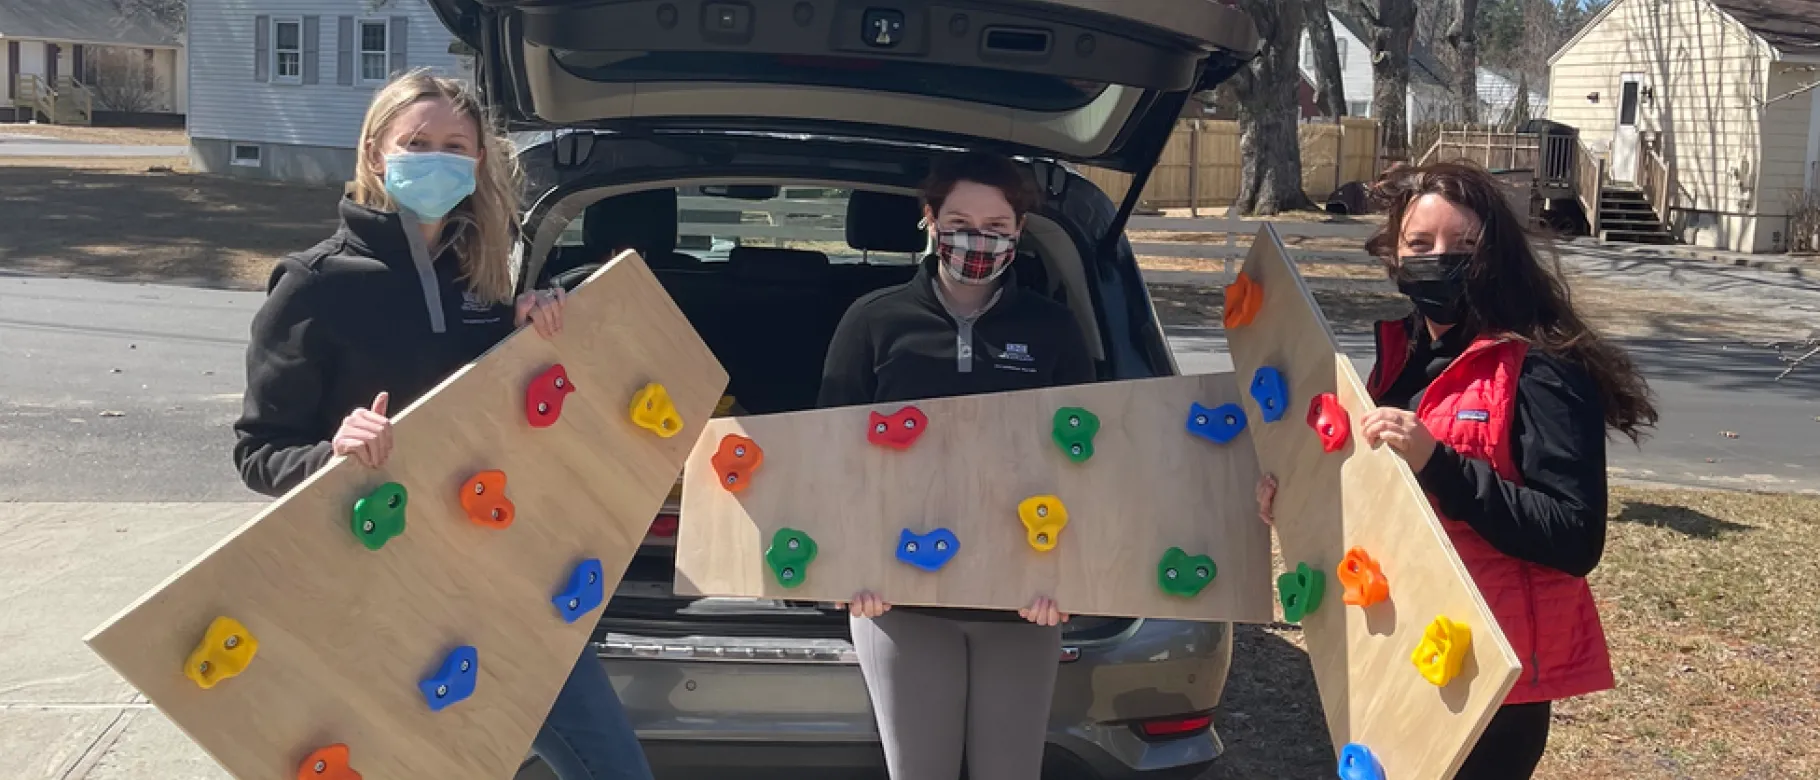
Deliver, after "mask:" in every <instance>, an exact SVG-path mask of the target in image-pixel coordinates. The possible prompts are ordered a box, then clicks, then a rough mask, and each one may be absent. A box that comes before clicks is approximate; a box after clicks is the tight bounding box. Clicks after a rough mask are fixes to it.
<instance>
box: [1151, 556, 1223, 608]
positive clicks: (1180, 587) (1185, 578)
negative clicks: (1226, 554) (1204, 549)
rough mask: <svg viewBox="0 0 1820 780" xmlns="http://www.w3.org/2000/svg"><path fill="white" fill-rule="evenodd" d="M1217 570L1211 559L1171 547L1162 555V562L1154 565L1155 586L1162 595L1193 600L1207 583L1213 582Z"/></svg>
mask: <svg viewBox="0 0 1820 780" xmlns="http://www.w3.org/2000/svg"><path fill="white" fill-rule="evenodd" d="M1218 573H1219V569H1218V568H1217V567H1215V566H1214V565H1213V559H1212V558H1210V557H1208V556H1205V555H1189V554H1188V553H1186V552H1183V551H1182V548H1180V547H1171V548H1169V551H1168V552H1166V553H1163V560H1161V561H1158V562H1157V565H1156V584H1157V585H1158V586H1161V587H1162V589H1163V592H1164V593H1168V594H1170V595H1172V596H1181V597H1183V598H1193V597H1195V596H1197V595H1199V594H1200V592H1201V589H1202V588H1205V587H1207V583H1210V582H1213V577H1214V575H1215V574H1218Z"/></svg>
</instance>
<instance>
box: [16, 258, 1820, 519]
mask: <svg viewBox="0 0 1820 780" xmlns="http://www.w3.org/2000/svg"><path fill="white" fill-rule="evenodd" d="M1689 265H1690V266H1694V267H1690V268H1680V269H1676V268H1674V267H1673V266H1670V265H1668V264H1662V265H1660V266H1658V267H1656V268H1655V270H1653V271H1644V272H1637V273H1638V274H1643V275H1646V274H1647V273H1661V274H1671V275H1673V276H1676V277H1679V278H1681V279H1682V280H1683V281H1682V282H1681V283H1683V284H1705V283H1706V282H1699V281H1693V282H1689V281H1687V280H1689V279H1696V280H1697V279H1698V278H1699V277H1700V275H1701V274H1704V273H1711V272H1712V270H1711V269H1710V268H1706V269H1703V268H1701V267H1698V266H1697V265H1696V264H1692V263H1690V264H1689ZM1719 268H1722V269H1723V271H1724V274H1725V275H1724V278H1723V279H1719V280H1715V281H1712V282H1710V284H1712V285H1715V286H1717V285H1736V284H1738V280H1739V279H1740V278H1748V274H1749V273H1750V272H1749V271H1748V269H1732V268H1724V267H1719ZM1740 275H1743V276H1740ZM1657 281H1658V282H1661V283H1664V284H1666V283H1670V282H1672V281H1673V280H1672V279H1669V280H1657ZM1758 281H1759V282H1761V280H1758ZM1715 294H1718V293H1717V292H1715ZM1725 294H1729V295H1737V296H1738V297H1739V298H1740V304H1741V305H1746V304H1749V303H1753V302H1754V303H1755V304H1757V305H1762V302H1763V301H1764V300H1766V299H1765V297H1764V296H1765V293H1763V292H1761V291H1756V292H1750V291H1733V290H1730V289H1729V288H1728V289H1727V290H1726V291H1725ZM1778 294H1780V293H1778ZM262 299H263V296H262V295H261V294H259V293H249V292H235V291H223V290H206V289H194V288H188V287H172V286H160V285H145V284H132V283H118V282H102V281H92V280H81V279H59V278H50V277H37V276H24V275H18V274H12V273H8V272H4V271H0V501H29V502H45V501H101V502H141V501H199V502H216V501H259V500H261V499H260V497H258V496H256V495H254V494H252V493H250V492H249V491H247V490H246V489H245V488H243V487H242V486H241V485H240V482H239V479H238V476H237V475H236V474H235V473H234V469H233V464H232V460H231V456H230V448H231V446H232V442H233V435H232V431H231V429H230V425H231V424H232V422H233V420H234V418H235V417H236V416H237V415H238V413H239V409H240V392H241V389H242V388H243V386H244V381H245V375H244V370H245V369H244V364H243V349H244V344H245V340H246V334H247V325H248V322H249V321H250V319H251V317H252V314H253V312H254V311H255V310H256V309H257V308H258V306H259V303H260V301H261V300H262ZM1779 305H1783V306H1810V305H1820V293H1816V294H1813V295H1812V297H1811V298H1810V297H1808V296H1807V293H1806V291H1805V290H1796V294H1795V295H1794V297H1792V298H1790V299H1788V300H1785V301H1781V302H1780V304H1779ZM1817 310H1820V309H1817ZM1816 321H1817V322H1820V318H1816ZM1169 335H1170V341H1171V344H1172V345H1173V347H1174V349H1175V352H1176V354H1177V357H1178V362H1179V363H1180V365H1181V369H1182V370H1183V371H1184V372H1189V373H1202V372H1209V371H1222V370H1229V369H1230V367H1231V362H1230V358H1229V357H1228V356H1227V354H1226V352H1225V345H1224V339H1223V338H1221V336H1220V333H1219V330H1218V329H1206V330H1201V329H1176V330H1173V331H1172V332H1171V333H1170V334H1169ZM1341 342H1342V344H1341V346H1342V348H1343V349H1344V350H1345V351H1346V352H1347V353H1348V354H1350V355H1352V356H1353V357H1354V360H1355V362H1356V363H1357V364H1358V365H1359V368H1360V370H1361V374H1363V373H1364V372H1365V371H1366V370H1368V369H1369V361H1370V343H1369V341H1368V340H1367V339H1365V338H1364V337H1363V336H1362V335H1360V334H1342V337H1341ZM1625 343H1626V346H1627V347H1629V349H1630V350H1631V352H1632V354H1633V355H1634V356H1635V357H1636V359H1637V360H1638V362H1639V363H1640V364H1641V365H1642V367H1643V369H1644V372H1645V374H1646V375H1647V376H1648V378H1649V379H1650V381H1651V383H1652V385H1653V387H1654V389H1655V390H1656V392H1657V394H1658V396H1659V401H1660V406H1661V409H1662V413H1663V420H1662V423H1661V427H1660V429H1659V430H1658V431H1657V432H1656V434H1655V436H1654V437H1653V438H1652V439H1649V440H1646V441H1645V442H1644V444H1643V445H1642V447H1641V448H1640V449H1639V448H1638V447H1635V446H1632V445H1631V444H1630V443H1629V442H1628V441H1624V440H1618V441H1614V442H1613V444H1612V447H1611V451H1610V464H1611V466H1612V469H1613V473H1614V474H1615V475H1617V476H1619V477H1625V478H1634V479H1639V480H1648V481H1657V482H1665V483H1672V484H1681V485H1689V486H1712V487H1753V488H1765V489H1776V490H1809V491H1820V365H1814V366H1812V367H1810V368H1809V369H1808V370H1805V371H1800V372H1797V373H1796V374H1795V375H1794V376H1791V377H1789V378H1788V379H1785V380H1783V381H1782V382H1780V383H1778V382H1775V381H1773V378H1774V376H1775V375H1776V373H1777V372H1779V371H1780V370H1781V365H1780V364H1779V363H1777V362H1776V360H1775V358H1774V356H1773V354H1772V353H1770V352H1768V351H1766V350H1764V349H1761V348H1759V347H1754V346H1751V345H1747V344H1740V343H1724V342H1693V341H1647V340H1646V341H1629V342H1625ZM1727 432H1730V433H1735V434H1736V438H1732V437H1729V436H1727V435H1726V434H1727Z"/></svg>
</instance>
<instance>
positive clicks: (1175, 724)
mask: <svg viewBox="0 0 1820 780" xmlns="http://www.w3.org/2000/svg"><path fill="white" fill-rule="evenodd" d="M1212 725H1213V714H1212V713H1206V714H1202V715H1175V716H1171V717H1167V718H1154V719H1151V720H1145V721H1139V722H1138V723H1137V729H1138V733H1140V734H1143V735H1144V736H1145V737H1148V738H1151V739H1172V738H1175V737H1185V736H1188V735H1190V734H1198V733H1200V732H1203V731H1206V730H1207V729H1208V727H1210V726H1212Z"/></svg>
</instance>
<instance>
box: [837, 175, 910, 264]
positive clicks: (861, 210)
mask: <svg viewBox="0 0 1820 780" xmlns="http://www.w3.org/2000/svg"><path fill="white" fill-rule="evenodd" d="M922 220H923V203H922V201H920V200H918V199H916V198H915V197H912V196H909V195H897V194H894V193H888V192H869V191H866V190H854V191H853V195H852V197H851V198H849V199H848V200H847V245H848V246H851V247H853V248H854V249H858V250H861V251H865V252H921V251H923V250H924V249H926V248H928V246H929V234H928V233H927V232H925V231H924V230H923V228H921V227H919V226H918V224H917V223H919V222H922Z"/></svg>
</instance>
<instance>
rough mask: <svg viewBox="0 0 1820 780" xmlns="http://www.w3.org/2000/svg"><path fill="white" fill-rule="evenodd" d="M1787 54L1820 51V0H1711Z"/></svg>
mask: <svg viewBox="0 0 1820 780" xmlns="http://www.w3.org/2000/svg"><path fill="white" fill-rule="evenodd" d="M1712 3H1713V5H1716V6H1718V7H1719V9H1720V10H1722V11H1724V12H1726V13H1727V14H1730V15H1731V17H1732V18H1733V19H1736V20H1738V23H1739V24H1742V25H1744V26H1745V27H1748V28H1750V31H1751V32H1754V33H1756V34H1757V37H1759V38H1762V39H1763V40H1765V41H1767V42H1768V43H1769V45H1771V46H1774V47H1776V49H1777V50H1779V51H1781V52H1782V53H1784V54H1799V53H1806V54H1820V0H1712Z"/></svg>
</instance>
